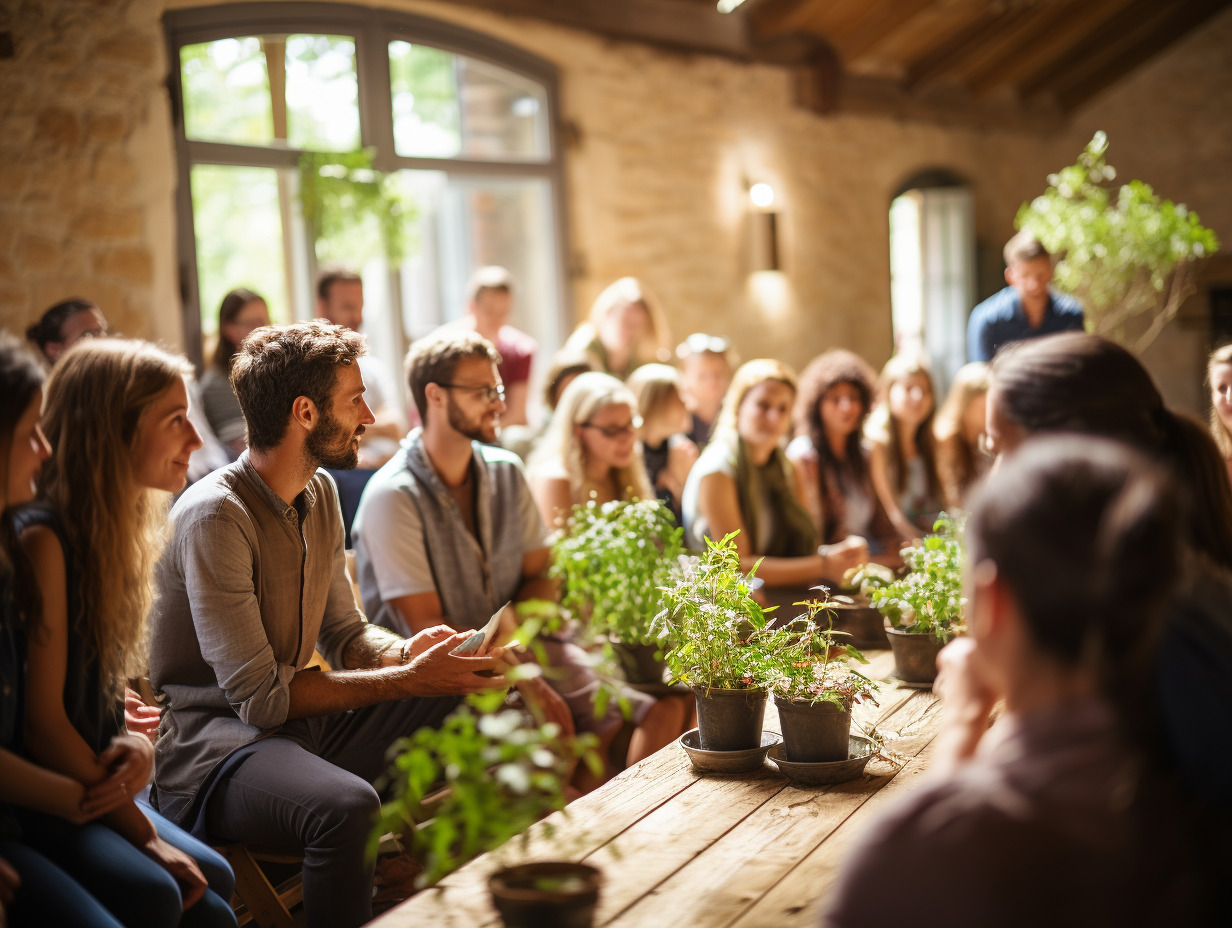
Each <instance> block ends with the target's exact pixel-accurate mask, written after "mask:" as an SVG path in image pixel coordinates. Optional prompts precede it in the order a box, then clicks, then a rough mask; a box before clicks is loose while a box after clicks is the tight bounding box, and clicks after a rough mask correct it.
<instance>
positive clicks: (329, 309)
mask: <svg viewBox="0 0 1232 928" xmlns="http://www.w3.org/2000/svg"><path fill="white" fill-rule="evenodd" d="M317 315H318V316H320V317H321V318H322V319H327V320H329V321H330V322H332V323H333V324H334V325H340V326H345V327H346V328H348V329H350V330H351V331H352V332H359V331H360V330H362V329H363V326H364V282H363V280H362V279H361V278H360V276H359V275H358V274H356V273H354V272H353V271H346V270H341V269H334V270H327V271H325V272H324V273H322V274H321V276H320V277H318V278H317ZM359 371H360V374H361V375H362V376H363V378H364V389H365V391H366V392H365V394H364V400H365V402H366V403H367V404H368V408H369V409H370V410H371V411H372V415H373V416H375V417H376V421H375V422H373V423H372V427H371V428H369V429H367V430H365V431H364V433H363V437H362V438H361V439H360V451H359V465H358V466H359V467H361V468H375V467H380V466H381V465H382V464H384V463H385V462H386V461H388V460H389V459H390V458H391V457H392V456H393V454H394V452H395V451H397V450H398V442H399V441H400V440H401V439H402V436H403V435H405V434H406V423H405V422H404V421H403V419H402V415H401V413H399V412H398V400H397V394H396V393H395V392H394V391H395V390H396V389H397V388H396V386H395V380H394V378H393V377H391V376H390V375H389V370H388V369H387V368H386V366H385V364H384V363H383V362H382V361H381V359H380V358H377V357H375V356H373V355H371V354H365V355H363V356H362V357H361V358H360V359H359Z"/></svg>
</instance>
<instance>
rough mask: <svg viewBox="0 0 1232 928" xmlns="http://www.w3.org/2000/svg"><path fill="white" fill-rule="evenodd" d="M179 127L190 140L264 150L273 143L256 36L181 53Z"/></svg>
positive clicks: (261, 50)
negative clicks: (181, 125) (181, 121)
mask: <svg viewBox="0 0 1232 928" xmlns="http://www.w3.org/2000/svg"><path fill="white" fill-rule="evenodd" d="M180 75H181V79H182V82H183V85H184V127H185V131H186V132H187V133H188V137H189V138H190V139H201V140H203V141H210V142H235V143H238V144H241V145H268V144H270V142H272V141H273V139H274V117H273V111H272V107H271V105H270V84H269V72H268V70H267V68H266V64H265V50H264V47H263V46H262V43H261V39H260V38H258V37H257V36H246V37H244V38H238V39H219V40H218V41H216V42H203V43H201V44H200V45H185V46H184V47H183V48H181V49H180Z"/></svg>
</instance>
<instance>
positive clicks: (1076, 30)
mask: <svg viewBox="0 0 1232 928" xmlns="http://www.w3.org/2000/svg"><path fill="white" fill-rule="evenodd" d="M1129 2H1130V0H1089V2H1076V3H1067V4H1057V5H1056V6H1055V7H1054V10H1055V11H1056V14H1055V17H1053V18H1050V19H1048V20H1045V21H1042V22H1041V23H1039V24H1038V26H1037V27H1036V29H1034V30H1033V31H1032V33H1031V34H1030V35H1025V36H1023V41H1022V43H1021V44H1020V45H1019V47H1018V48H1016V49H1014V50H1013V52H1012V53H1010V54H1006V55H1005V56H1003V57H1002V58H1001V59H1000V60H991V61H989V62H988V63H987V64H986V65H985V66H983V67H981V68H977V69H975V70H973V71H969V72H968V75H967V80H966V85H967V87H968V89H970V90H971V92H972V93H973V94H975V95H977V96H979V95H982V94H985V93H988V92H989V91H991V90H994V89H996V88H998V87H1015V86H1017V85H1018V83H1019V82H1020V81H1023V80H1029V79H1031V78H1032V77H1034V76H1036V75H1039V74H1041V73H1044V72H1046V71H1047V70H1048V69H1050V68H1052V67H1053V66H1054V65H1055V64H1056V63H1057V62H1058V61H1061V60H1063V59H1064V58H1065V57H1066V56H1068V55H1070V54H1072V53H1073V52H1074V49H1075V47H1076V46H1078V45H1079V44H1081V43H1082V41H1083V40H1084V39H1085V38H1086V36H1087V35H1088V34H1089V33H1090V32H1091V31H1092V30H1094V29H1097V28H1099V26H1100V24H1102V23H1103V22H1105V21H1106V20H1107V19H1108V18H1109V17H1111V16H1112V15H1113V14H1114V13H1116V12H1117V11H1118V10H1119V9H1121V8H1122V7H1124V6H1125V5H1126V4H1127V3H1129Z"/></svg>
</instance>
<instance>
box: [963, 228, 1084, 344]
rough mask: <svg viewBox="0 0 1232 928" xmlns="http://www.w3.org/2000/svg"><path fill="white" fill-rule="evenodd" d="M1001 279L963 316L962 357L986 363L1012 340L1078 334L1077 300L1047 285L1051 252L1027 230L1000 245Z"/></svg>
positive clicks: (1080, 322)
mask: <svg viewBox="0 0 1232 928" xmlns="http://www.w3.org/2000/svg"><path fill="white" fill-rule="evenodd" d="M1004 257H1005V282H1006V284H1008V286H1007V287H1006V288H1005V289H1004V290H999V291H998V292H997V293H994V294H993V295H992V296H990V297H989V298H988V299H986V300H985V301H984V302H983V303H981V304H980V305H979V306H977V307H975V309H973V310H972V311H971V317H970V318H969V319H968V320H967V360H968V361H991V360H992V359H993V356H994V355H996V353H997V352H998V351H1000V350H1001V348H1003V347H1004V346H1005V345H1008V344H1010V343H1011V342H1017V341H1023V340H1024V339H1028V338H1039V337H1040V336H1041V335H1053V334H1055V333H1057V332H1081V331H1082V327H1083V324H1084V317H1083V313H1082V304H1081V303H1079V302H1078V301H1077V300H1076V299H1074V298H1073V297H1072V296H1067V295H1065V294H1064V293H1056V292H1055V291H1053V290H1052V289H1050V288H1049V286H1048V284H1049V283H1051V281H1052V271H1053V266H1052V255H1050V254H1049V253H1048V251H1047V250H1046V249H1045V248H1044V246H1043V245H1041V244H1040V243H1039V242H1038V241H1037V240H1036V239H1035V237H1034V236H1032V235H1031V234H1030V233H1029V232H1019V233H1018V234H1017V235H1015V236H1014V237H1013V238H1012V239H1010V240H1009V241H1008V242H1006V243H1005V251H1004Z"/></svg>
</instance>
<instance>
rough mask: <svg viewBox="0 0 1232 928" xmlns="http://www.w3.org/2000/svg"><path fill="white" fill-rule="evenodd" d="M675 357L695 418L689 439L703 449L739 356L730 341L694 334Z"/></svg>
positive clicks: (677, 351)
mask: <svg viewBox="0 0 1232 928" xmlns="http://www.w3.org/2000/svg"><path fill="white" fill-rule="evenodd" d="M676 357H677V358H679V359H680V366H681V372H680V388H681V392H682V393H683V394H684V401H685V404H686V405H687V406H688V407H689V415H690V417H691V418H692V426H691V427H690V428H689V432H688V434H689V438H691V439H692V440H693V443H694V444H695V445H697V447H698V448H704V447H706V442H708V441H710V433H711V432H713V431H714V422H715V420H716V419H717V418H718V417H719V409H720V408H721V407H722V406H723V396H724V394H726V393H727V388H728V387H729V386H731V379H732V371H734V370H735V369H736V363H737V361H736V353H735V352H734V351H733V350H732V346H731V339H728V338H724V337H723V336H721V335H707V334H705V333H704V332H694V333H693V334H692V335H690V336H689V337H688V338H686V339H685V340H684V341H682V342H681V343H680V344H679V345H677V346H676Z"/></svg>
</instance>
